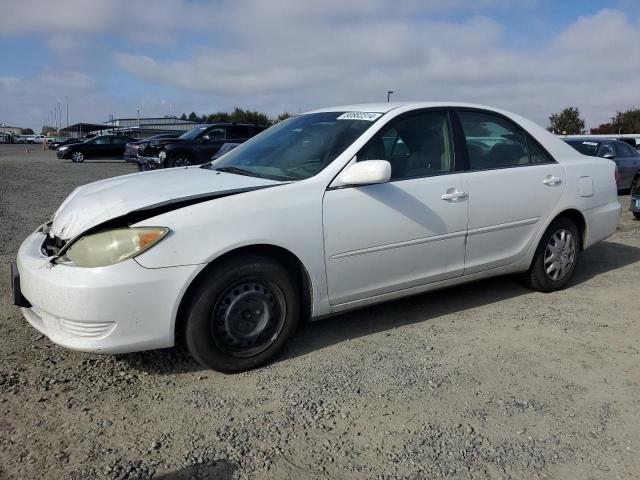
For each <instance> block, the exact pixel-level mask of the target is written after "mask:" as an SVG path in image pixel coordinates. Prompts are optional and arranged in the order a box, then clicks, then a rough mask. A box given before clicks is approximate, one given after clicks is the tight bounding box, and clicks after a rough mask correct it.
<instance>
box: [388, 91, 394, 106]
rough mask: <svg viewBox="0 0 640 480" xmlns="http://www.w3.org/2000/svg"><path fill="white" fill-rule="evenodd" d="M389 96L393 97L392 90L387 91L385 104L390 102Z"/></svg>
mask: <svg viewBox="0 0 640 480" xmlns="http://www.w3.org/2000/svg"><path fill="white" fill-rule="evenodd" d="M391 95H393V90H389V91H387V103H388V102H390V101H391Z"/></svg>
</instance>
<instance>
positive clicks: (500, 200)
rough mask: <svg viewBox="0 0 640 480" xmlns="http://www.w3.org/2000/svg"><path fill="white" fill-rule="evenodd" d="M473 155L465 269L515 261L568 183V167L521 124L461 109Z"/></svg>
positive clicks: (470, 164)
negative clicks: (550, 154) (566, 174)
mask: <svg viewBox="0 0 640 480" xmlns="http://www.w3.org/2000/svg"><path fill="white" fill-rule="evenodd" d="M458 115H459V118H460V122H461V123H462V130H463V132H464V136H465V140H466V146H467V151H468V157H469V170H470V171H469V177H468V178H469V191H468V193H469V232H468V238H467V251H466V259H465V275H466V274H472V273H476V272H479V271H482V270H489V269H491V268H496V267H501V266H505V265H509V264H510V263H513V262H515V261H517V260H518V259H519V258H521V256H522V255H523V254H524V253H525V252H526V250H527V249H528V247H529V245H530V242H531V240H532V239H533V238H534V237H535V233H536V232H537V231H538V230H539V224H540V223H544V222H545V221H546V220H547V219H548V217H549V215H550V214H551V213H552V211H553V210H554V208H555V206H556V204H557V203H558V201H559V200H560V197H561V196H562V193H563V191H564V188H565V180H566V178H565V173H564V168H563V167H562V166H561V165H559V164H558V163H556V162H555V161H554V160H553V158H551V157H550V156H549V154H548V153H547V152H546V151H544V149H543V148H542V147H541V146H540V145H539V144H538V143H537V142H536V141H535V140H534V139H533V138H531V137H530V136H529V135H528V134H527V133H525V132H524V131H523V130H522V129H521V128H520V127H519V126H517V125H516V124H514V123H513V122H511V121H510V120H508V119H506V118H504V117H502V116H500V115H497V114H494V113H491V112H484V111H459V112H458Z"/></svg>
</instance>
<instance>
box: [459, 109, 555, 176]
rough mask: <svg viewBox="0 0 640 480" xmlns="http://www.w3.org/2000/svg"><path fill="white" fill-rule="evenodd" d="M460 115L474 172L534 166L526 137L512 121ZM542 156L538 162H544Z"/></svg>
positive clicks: (475, 114)
mask: <svg viewBox="0 0 640 480" xmlns="http://www.w3.org/2000/svg"><path fill="white" fill-rule="evenodd" d="M459 116H460V121H461V123H462V128H463V130H464V136H465V139H466V142H467V151H468V152H469V167H470V168H471V170H485V169H489V168H503V167H517V166H520V165H527V164H529V163H530V158H529V151H528V148H527V140H526V137H525V135H524V133H523V132H522V130H521V129H520V128H518V127H517V126H516V125H514V124H513V123H511V122H510V121H508V120H506V119H505V118H503V117H499V116H497V115H492V114H489V113H484V112H464V111H463V112H459ZM531 143H533V141H531ZM541 153H543V152H541V151H540V152H538V157H537V159H538V160H540V159H541V158H540V157H539V155H540V154H541ZM544 161H545V162H547V161H550V160H549V159H545V160H544ZM538 163H540V162H538Z"/></svg>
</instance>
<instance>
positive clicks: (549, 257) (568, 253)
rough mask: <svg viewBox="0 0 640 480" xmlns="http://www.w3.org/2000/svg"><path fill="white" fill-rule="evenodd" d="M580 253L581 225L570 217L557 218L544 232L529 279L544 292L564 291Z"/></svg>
mask: <svg viewBox="0 0 640 480" xmlns="http://www.w3.org/2000/svg"><path fill="white" fill-rule="evenodd" d="M579 256H580V237H579V232H578V228H577V227H576V225H575V223H573V222H572V221H571V220H569V219H568V218H564V217H561V218H557V219H555V220H554V221H553V222H552V223H551V225H549V228H547V230H546V231H545V232H544V235H543V236H542V239H541V240H540V243H539V244H538V248H537V249H536V253H535V256H534V257H533V262H532V263H531V267H530V268H529V271H528V272H527V273H526V276H525V280H526V282H527V284H528V285H529V286H530V287H531V288H533V289H534V290H538V291H540V292H553V291H555V290H560V289H562V288H564V287H565V286H566V285H567V283H568V282H569V280H570V278H571V275H573V272H574V271H575V268H576V265H577V263H578V258H579Z"/></svg>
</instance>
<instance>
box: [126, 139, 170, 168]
mask: <svg viewBox="0 0 640 480" xmlns="http://www.w3.org/2000/svg"><path fill="white" fill-rule="evenodd" d="M180 135H181V133H180V132H177V133H159V134H158V135H153V136H151V137H147V138H143V139H141V140H137V141H135V142H130V143H127V145H126V146H125V150H124V160H125V162H137V161H138V152H139V151H140V149H141V148H144V147H145V146H146V145H147V144H148V143H155V144H158V145H162V144H164V143H168V142H170V141H171V140H173V139H174V138H178V137H179V136H180Z"/></svg>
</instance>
